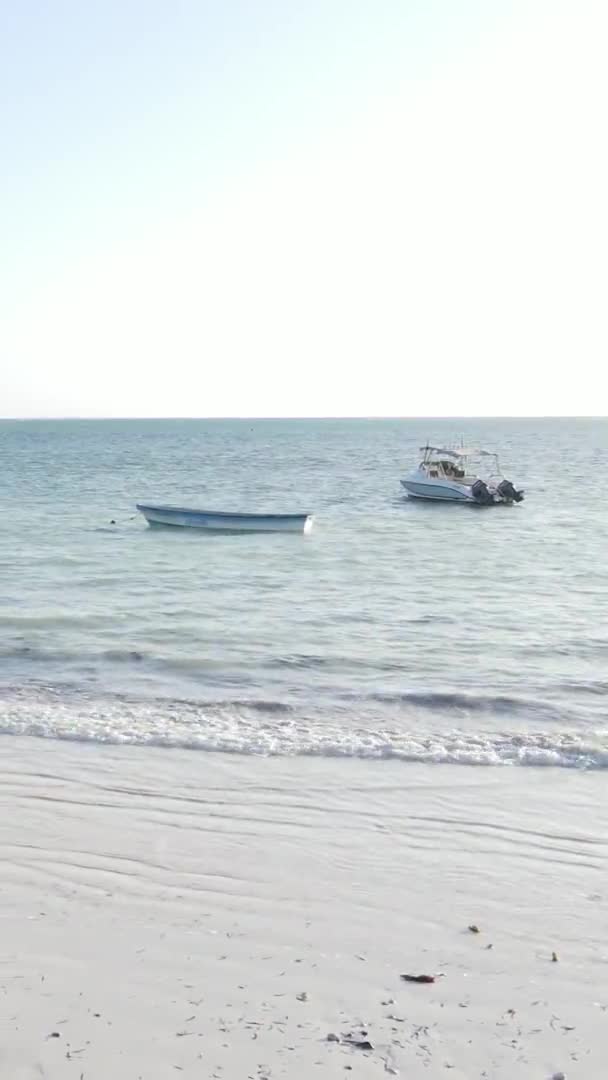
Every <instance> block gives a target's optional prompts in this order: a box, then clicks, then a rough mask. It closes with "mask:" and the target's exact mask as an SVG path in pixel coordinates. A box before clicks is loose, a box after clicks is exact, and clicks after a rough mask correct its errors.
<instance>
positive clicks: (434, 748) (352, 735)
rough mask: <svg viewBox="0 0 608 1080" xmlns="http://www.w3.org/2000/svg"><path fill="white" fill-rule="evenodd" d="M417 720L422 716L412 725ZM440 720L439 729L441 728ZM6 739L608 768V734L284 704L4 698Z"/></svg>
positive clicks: (44, 695) (50, 695) (1, 721)
mask: <svg viewBox="0 0 608 1080" xmlns="http://www.w3.org/2000/svg"><path fill="white" fill-rule="evenodd" d="M411 719H412V720H413V721H415V719H416V718H415V717H412V718H411ZM433 721H434V723H433ZM0 732H1V733H3V734H11V735H28V736H36V737H40V738H47V739H53V738H54V739H67V740H74V741H81V742H82V741H86V742H99V743H114V744H130V745H144V746H146V745H147V746H159V747H168V748H171V747H181V748H183V749H190V750H200V751H211V752H223V753H234V754H250V755H256V754H257V755H264V756H286V757H287V756H292V757H293V756H318V757H343V758H371V759H377V760H381V759H397V760H401V761H404V762H408V761H412V762H430V763H437V764H464V765H533V766H534V765H536V766H556V767H562V768H586V769H603V768H606V767H608V734H607V733H606V731H605V730H604V731H595V732H591V733H590V732H580V731H573V730H565V729H563V728H558V729H556V730H553V729H551V728H549V729H547V730H543V731H538V730H535V731H521V730H517V729H516V728H515V727H514V726H513V727H509V726H508V725H507V726H504V727H503V728H501V730H495V729H494V730H492V729H491V728H490V727H487V728H486V727H484V726H483V725H482V724H480V723H479V718H477V720H476V722H474V723H472V724H471V726H470V727H468V728H467V727H465V726H464V725H463V726H458V727H454V726H452V725H449V726H448V724H447V723H446V724H445V726H444V725H443V724H442V723H441V722H440V720H439V718H434V717H433V718H431V724H429V718H427V719H426V720H425V722H424V723H423V722H422V721H421V720H420V722H419V723H415V722H413V723H412V724H411V725H410V724H409V723H407V722H403V719H402V720H401V721H400V722H399V723H397V722H394V723H389V722H385V721H382V720H380V719H378V718H375V719H373V718H371V717H370V716H365V717H364V718H363V719H358V718H357V714H356V711H355V710H353V711H352V712H351V713H350V715H345V714H335V715H334V716H333V717H332V716H331V715H328V714H327V715H326V714H324V715H301V714H300V713H299V712H298V711H297V710H296V709H293V708H289V707H288V706H286V705H283V704H281V703H279V702H265V701H246V700H244V701H232V702H213V703H207V704H199V703H193V702H187V701H169V700H167V701H158V700H151V701H144V700H135V701H129V700H126V699H119V698H108V699H105V700H103V699H102V700H97V699H93V698H91V699H90V698H87V697H86V696H83V695H81V694H78V693H77V694H75V695H74V696H73V697H70V696H69V695H67V694H65V693H61V694H60V693H57V692H55V691H52V690H51V689H50V688H49V689H44V688H41V689H39V690H38V691H36V692H35V693H34V692H32V691H31V690H29V691H28V693H27V694H26V695H24V694H22V693H15V694H13V695H10V696H8V697H7V696H5V698H4V700H2V701H0Z"/></svg>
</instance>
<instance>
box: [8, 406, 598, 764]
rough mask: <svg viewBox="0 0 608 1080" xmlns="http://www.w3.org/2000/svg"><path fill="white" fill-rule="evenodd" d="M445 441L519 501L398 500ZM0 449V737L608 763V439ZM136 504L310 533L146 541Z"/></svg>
mask: <svg viewBox="0 0 608 1080" xmlns="http://www.w3.org/2000/svg"><path fill="white" fill-rule="evenodd" d="M461 434H464V435H465V436H466V438H467V440H471V441H472V442H481V443H483V444H485V445H487V446H489V448H491V449H497V450H498V451H499V452H500V455H501V460H502V462H503V466H504V470H505V472H506V474H507V475H508V476H509V477H510V478H511V479H512V480H513V481H514V482H515V484H516V486H522V487H524V488H525V490H526V501H525V502H524V503H523V504H521V505H520V506H515V507H498V508H493V509H488V510H481V509H475V508H470V507H460V506H446V505H442V504H421V503H414V502H410V501H408V500H407V498H405V497H404V495H403V493H402V491H401V489H400V486H399V478H400V476H403V475H404V474H405V473H406V472H408V471H410V469H411V468H412V467H413V465H414V464H415V463H416V460H417V458H418V447H419V446H420V445H421V444H423V443H424V442H425V441H426V440H427V439H430V440H437V442H441V441H451V440H453V439H454V438H455V437H459V436H460V435H461ZM0 450H1V453H2V463H3V476H2V486H1V491H2V497H1V507H2V514H1V517H0V731H2V732H12V733H15V732H17V733H25V734H31V735H38V736H46V737H51V738H52V737H54V738H73V739H84V740H91V741H95V740H102V741H120V742H133V743H153V744H160V745H166V746H168V747H170V746H176V745H179V746H185V747H192V749H193V750H194V749H196V750H224V751H233V752H240V753H270V754H319V755H337V754H339V755H344V756H370V757H377V758H383V757H391V758H393V757H399V758H402V759H403V760H404V762H406V761H408V760H412V759H415V760H420V759H422V760H428V761H436V762H438V763H440V762H456V761H465V762H470V763H480V764H500V763H514V764H519V763H521V764H532V765H534V764H554V765H564V766H572V765H574V766H587V767H595V768H598V767H605V766H606V765H608V709H607V702H608V561H607V560H606V552H607V550H608V480H607V475H608V474H607V469H606V465H607V463H608V421H606V420H483V421H482V420H471V421H456V422H454V421H447V420H436V421H432V420H425V421H407V420H403V421H401V420H384V421H195V420H192V421H175V420H173V421H160V420H158V421H61V422H50V421H48V422H42V421H39V422H38V421H37V422H10V421H3V422H0ZM138 499H139V500H146V499H148V500H156V501H159V502H172V503H178V504H183V505H192V506H199V507H202V508H205V509H218V510H224V509H227V510H251V511H257V510H266V511H284V512H292V511H293V512H295V511H313V512H314V513H315V515H316V521H315V530H314V532H313V534H312V535H311V536H309V537H303V536H299V535H261V536H247V535H245V536H222V535H216V536H214V535H208V534H204V533H189V532H181V531H173V530H164V529H149V528H148V527H147V526H146V524H145V522H144V520H143V519H142V518H141V517H140V516H139V515H137V514H136V512H135V508H134V506H135V502H136V501H137V500H138ZM111 520H114V521H115V522H116V524H115V525H112V524H110V522H111Z"/></svg>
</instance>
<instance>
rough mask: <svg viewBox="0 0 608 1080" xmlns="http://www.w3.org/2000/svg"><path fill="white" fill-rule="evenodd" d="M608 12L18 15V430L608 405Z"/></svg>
mask: <svg viewBox="0 0 608 1080" xmlns="http://www.w3.org/2000/svg"><path fill="white" fill-rule="evenodd" d="M607 30H608V14H607V5H606V4H605V3H604V2H603V0H602V2H599V0H568V2H566V0H451V2H450V0H426V2H423V0H400V2H398V0H368V2H363V0H325V2H323V3H322V2H321V0H307V2H306V3H297V4H296V3H295V2H290V0H283V2H278V0H258V2H253V0H252V2H251V3H245V2H244V0H239V2H236V0H225V2H223V3H221V2H219V0H217V2H216V3H209V2H205V0H199V2H197V3H195V2H193V0H186V2H181V3H179V2H176V3H162V4H161V3H159V2H157V0H153V2H146V3H144V2H138V0H131V2H129V0H126V2H125V0H123V2H121V3H118V2H115V0H106V2H104V3H103V4H102V3H99V4H95V5H94V4H86V3H82V2H80V3H76V2H63V3H61V2H48V3H42V2H38V3H33V2H28V0H24V2H22V3H19V4H16V3H13V2H12V0H11V3H10V4H9V3H7V2H6V0H4V2H2V3H0V94H1V114H0V124H1V136H2V143H1V145H2V169H1V173H0V215H1V225H2V243H1V245H0V288H1V291H0V350H1V351H0V365H1V372H0V373H1V381H0V415H14V416H28V415H94V416H99V415H112V416H121V415H129V416H136V415H144V416H145V415H302V414H305V415H327V414H331V415H362V414H375V415H383V414H404V415H416V414H418V415H420V414H423V415H424V414H426V415H429V414H430V415H438V414H473V413H488V414H494V415H496V414H501V413H532V414H548V413H598V412H600V413H601V412H605V411H606V406H605V402H606V397H605V394H603V390H604V387H605V384H606V378H605V375H604V367H605V362H606V346H607V344H608V334H607V331H606V316H605V297H606V289H607V286H608V279H607V272H606V255H605V252H606V250H607V249H608V244H607V242H608V228H607V214H606V191H607V190H608V161H607V151H606V138H605V127H606V124H605V110H606V102H607V101H608V77H607V75H606V64H605V57H604V52H605V41H606V31H607Z"/></svg>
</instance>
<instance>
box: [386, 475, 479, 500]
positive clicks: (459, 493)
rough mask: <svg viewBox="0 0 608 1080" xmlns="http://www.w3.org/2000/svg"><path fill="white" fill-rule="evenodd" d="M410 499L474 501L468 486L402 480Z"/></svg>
mask: <svg viewBox="0 0 608 1080" xmlns="http://www.w3.org/2000/svg"><path fill="white" fill-rule="evenodd" d="M401 486H402V487H404V488H405V490H406V491H407V493H408V495H409V496H410V498H411V499H433V500H436V501H437V502H460V503H474V502H475V499H474V497H473V495H472V494H471V490H470V488H465V487H463V486H462V485H458V484H453V485H452V484H450V483H429V482H425V481H423V480H414V479H410V480H402V481H401Z"/></svg>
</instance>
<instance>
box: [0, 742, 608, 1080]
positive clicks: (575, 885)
mask: <svg viewBox="0 0 608 1080" xmlns="http://www.w3.org/2000/svg"><path fill="white" fill-rule="evenodd" d="M2 748H3V770H2V776H1V779H0V799H1V803H2V814H1V824H0V856H1V859H2V879H1V898H2V903H1V909H0V910H1V918H2V921H1V927H2V948H1V954H0V1003H1V1004H0V1009H1V1013H0V1015H1V1021H2V1033H3V1035H2V1040H1V1042H0V1074H1V1075H2V1076H3V1077H7V1078H9V1077H10V1078H11V1080H38V1078H40V1077H44V1078H46V1080H60V1078H61V1080H63V1078H71V1077H74V1078H75V1080H107V1077H109V1076H111V1077H113V1078H114V1080H167V1078H169V1077H172V1076H177V1075H183V1076H184V1077H185V1078H186V1077H213V1078H222V1080H228V1078H230V1080H231V1078H234V1080H238V1078H241V1077H242V1078H243V1080H247V1078H249V1077H254V1078H260V1080H261V1078H274V1077H279V1076H285V1077H290V1078H300V1077H301V1078H304V1077H310V1076H314V1075H318V1076H323V1077H342V1076H344V1075H345V1074H349V1073H352V1075H353V1076H354V1077H360V1078H367V1077H370V1078H371V1077H381V1076H385V1075H387V1074H389V1075H395V1076H402V1077H404V1078H405V1077H419V1076H420V1077H429V1078H431V1077H444V1076H446V1077H448V1076H449V1077H451V1078H452V1080H457V1078H458V1080H473V1078H482V1077H483V1078H488V1080H503V1078H504V1080H506V1078H507V1077H508V1078H512V1077H522V1078H523V1077H526V1078H532V1077H539V1078H549V1077H552V1076H554V1075H555V1074H558V1075H559V1074H560V1073H563V1075H564V1076H565V1077H566V1078H567V1080H574V1078H579V1080H583V1078H584V1080H590V1078H594V1077H598V1078H599V1077H601V1076H602V1075H604V1063H603V1053H602V1046H603V1045H604V1042H605V1033H606V1027H607V1024H608V1011H607V1010H608V946H607V945H606V942H605V935H604V928H605V913H606V889H605V883H606V850H607V845H606V841H605V836H606V826H607V820H606V819H607V816H608V814H607V810H606V803H605V800H604V799H603V798H602V790H601V789H602V786H603V776H602V774H601V773H595V774H591V773H582V772H579V771H574V770H572V771H567V770H563V769H561V770H551V769H546V770H542V769H539V770H531V769H510V768H508V767H507V768H467V767H458V766H447V767H445V768H436V767H429V766H424V765H421V766H416V765H408V766H405V767H404V766H403V764H402V763H399V762H395V763H386V762H384V763H382V764H381V765H378V764H377V763H374V762H369V761H368V762H366V761H361V762H353V761H348V762H344V761H340V760H336V761H331V760H315V759H312V758H299V759H263V758H260V759H256V758H246V757H236V756H234V757H232V756H227V755H226V756H225V755H209V754H188V753H187V752H183V751H172V752H166V751H163V750H158V749H146V748H133V747H124V748H120V747H111V746H105V747H103V746H98V745H79V744H77V743H67V742H66V743H57V742H52V741H48V742H47V741H45V740H36V739H26V738H24V739H19V738H13V737H6V738H4V739H3V741H2ZM470 926H476V927H477V928H478V930H479V933H475V932H474V931H472V930H470V929H469V927H470ZM554 953H555V954H556V957H557V959H556V960H553V954H554ZM403 974H413V975H419V974H425V975H431V976H433V977H434V978H435V981H434V982H433V983H427V984H417V983H409V982H405V981H404V980H402V979H401V975H403ZM328 1037H329V1038H328ZM357 1042H358V1043H364V1044H365V1043H369V1044H371V1048H369V1047H367V1048H365V1046H363V1047H361V1046H357V1045H353V1043H357Z"/></svg>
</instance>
